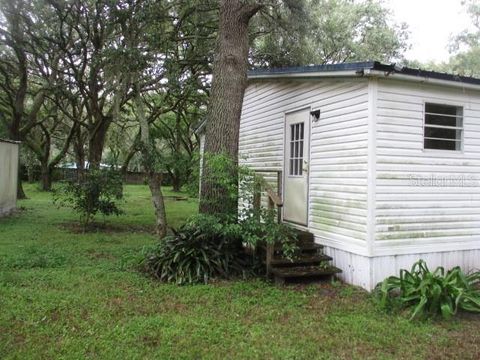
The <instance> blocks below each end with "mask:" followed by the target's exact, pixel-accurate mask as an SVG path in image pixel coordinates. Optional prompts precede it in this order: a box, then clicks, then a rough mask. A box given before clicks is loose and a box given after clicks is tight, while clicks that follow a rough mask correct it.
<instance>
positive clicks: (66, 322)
mask: <svg viewBox="0 0 480 360" xmlns="http://www.w3.org/2000/svg"><path fill="white" fill-rule="evenodd" d="M26 191H27V194H28V195H29V197H30V199H28V200H24V201H21V202H20V206H22V207H24V210H23V211H22V212H20V213H19V214H18V215H15V216H13V217H10V218H6V219H1V220H0V359H57V358H61V359H84V358H94V359H141V358H145V359H168V358H172V359H265V358H267V359H368V358H369V359H441V358H445V359H452V358H453V359H454V358H458V359H469V358H471V359H478V358H479V357H480V324H479V320H480V318H479V317H475V316H472V317H463V318H460V319H456V320H454V321H452V322H428V323H418V322H409V321H408V320H407V316H399V315H395V316H393V315H387V314H384V313H382V312H381V311H379V310H378V309H377V307H376V306H375V305H374V303H373V301H372V298H371V296H370V295H369V294H367V293H365V292H364V291H362V290H359V289H357V288H354V287H351V286H346V285H341V284H338V283H337V284H333V285H332V284H319V285H310V286H297V287H287V288H277V287H275V286H273V285H271V284H268V283H266V282H264V281H261V280H252V281H235V282H220V283H217V284H211V285H206V286H202V285H199V286H183V287H177V286H174V285H166V284H159V283H157V282H155V281H153V280H151V279H149V278H146V277H145V276H143V275H142V274H140V273H137V272H135V271H134V270H133V269H132V268H131V267H130V266H129V264H130V263H131V262H132V258H134V257H135V256H136V255H137V254H138V253H139V252H140V251H141V249H142V247H143V246H145V245H149V244H152V243H154V241H155V237H154V236H153V235H151V233H150V231H149V230H150V229H151V225H152V224H153V220H154V218H153V214H152V207H151V204H150V199H149V195H148V190H147V188H146V187H144V186H127V188H126V202H125V204H124V205H123V207H124V209H125V211H126V214H125V215H124V216H121V217H118V218H112V219H108V220H107V224H108V225H109V226H108V227H106V228H105V230H104V231H98V232H95V233H87V234H81V233H72V232H71V231H69V230H68V228H69V224H70V223H71V222H72V221H74V220H75V218H76V217H75V215H74V214H73V213H71V212H70V211H69V210H66V209H57V208H56V207H55V206H53V205H52V202H51V196H50V194H46V193H41V192H38V191H36V189H35V187H34V186H27V188H26ZM166 206H167V213H168V220H169V223H170V224H171V225H174V226H175V225H179V224H180V223H181V222H182V221H183V220H184V219H185V218H186V217H187V216H189V215H190V214H193V213H194V212H195V211H196V207H197V203H196V201H195V200H189V201H186V202H184V201H167V204H166Z"/></svg>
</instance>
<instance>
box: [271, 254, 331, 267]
mask: <svg viewBox="0 0 480 360" xmlns="http://www.w3.org/2000/svg"><path fill="white" fill-rule="evenodd" d="M330 260H332V258H331V257H330V256H328V255H323V254H317V255H308V254H307V255H303V256H298V257H295V258H293V259H291V260H290V259H286V258H282V257H281V258H273V259H272V262H271V265H272V266H275V267H298V266H310V265H320V264H321V263H322V262H326V261H330Z"/></svg>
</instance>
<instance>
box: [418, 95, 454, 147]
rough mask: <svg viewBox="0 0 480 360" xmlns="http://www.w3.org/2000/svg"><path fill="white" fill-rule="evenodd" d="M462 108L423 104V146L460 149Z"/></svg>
mask: <svg viewBox="0 0 480 360" xmlns="http://www.w3.org/2000/svg"><path fill="white" fill-rule="evenodd" d="M462 132H463V108H462V107H459V106H451V105H443V104H432V103H426V104H425V126H424V143H423V145H424V148H425V149H440V150H461V149H462V135H463V134H462Z"/></svg>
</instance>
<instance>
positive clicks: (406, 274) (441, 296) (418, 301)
mask: <svg viewBox="0 0 480 360" xmlns="http://www.w3.org/2000/svg"><path fill="white" fill-rule="evenodd" d="M479 285H480V272H475V273H472V274H469V275H467V274H465V273H464V272H463V271H462V270H461V269H460V267H458V266H457V267H454V268H453V269H451V270H449V271H447V272H445V269H444V268H443V267H438V268H437V269H436V270H435V271H433V272H432V271H430V270H429V269H428V266H427V264H426V262H425V261H424V260H420V261H418V262H416V263H415V264H414V265H413V267H412V269H411V271H407V270H403V269H402V270H401V271H400V276H399V277H396V276H390V277H388V278H387V279H385V280H384V281H383V282H382V283H380V284H379V285H378V287H377V291H378V293H379V297H380V305H381V306H382V307H383V308H385V309H390V310H391V309H394V308H398V307H400V308H408V307H411V308H412V313H411V319H415V318H422V317H430V316H436V315H442V316H443V317H444V318H450V317H451V316H453V315H455V314H456V313H457V311H458V310H459V309H461V310H464V311H469V312H479V313H480V288H479Z"/></svg>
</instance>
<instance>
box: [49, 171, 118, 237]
mask: <svg viewBox="0 0 480 360" xmlns="http://www.w3.org/2000/svg"><path fill="white" fill-rule="evenodd" d="M122 198H123V184H122V177H121V175H120V174H119V173H118V172H117V171H113V170H93V169H92V170H89V171H87V172H85V174H84V175H83V176H82V177H81V178H79V179H78V180H68V181H65V182H63V183H62V184H61V185H60V186H59V187H58V188H57V189H55V191H54V202H55V203H56V204H58V205H59V206H66V207H70V208H72V209H73V210H74V211H76V212H77V213H78V214H79V216H80V223H81V225H82V226H83V228H84V230H85V229H86V228H87V226H88V224H89V223H90V222H91V221H92V220H93V218H94V217H95V215H96V214H97V213H101V214H103V215H104V216H108V215H120V214H122V210H120V209H119V207H118V205H117V202H118V201H119V200H121V199H122Z"/></svg>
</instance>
